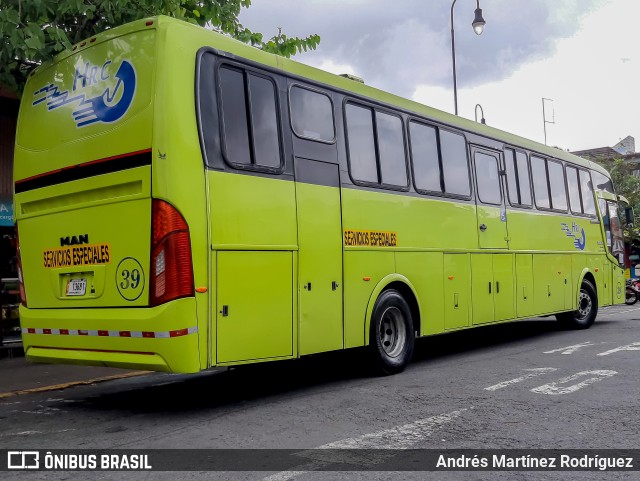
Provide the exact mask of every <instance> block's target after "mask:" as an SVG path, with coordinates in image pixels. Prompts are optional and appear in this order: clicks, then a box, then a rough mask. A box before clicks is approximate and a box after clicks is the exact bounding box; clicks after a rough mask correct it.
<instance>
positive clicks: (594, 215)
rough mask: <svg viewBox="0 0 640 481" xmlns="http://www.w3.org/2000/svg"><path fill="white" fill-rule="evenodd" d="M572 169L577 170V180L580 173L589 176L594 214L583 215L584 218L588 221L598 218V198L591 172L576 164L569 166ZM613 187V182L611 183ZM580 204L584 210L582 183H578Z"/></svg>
mask: <svg viewBox="0 0 640 481" xmlns="http://www.w3.org/2000/svg"><path fill="white" fill-rule="evenodd" d="M571 166H572V167H575V168H577V169H578V178H579V177H580V171H583V172H586V173H587V175H588V176H589V181H590V182H591V197H592V199H593V210H594V213H593V214H586V213H585V214H583V216H584V217H588V218H590V219H597V218H598V197H597V195H596V189H595V186H594V185H593V176H592V175H591V170H590V169H588V168H585V167H580V166H579V165H578V164H571ZM612 185H613V182H612ZM580 202H581V203H582V207H583V209H584V199H583V198H582V183H580Z"/></svg>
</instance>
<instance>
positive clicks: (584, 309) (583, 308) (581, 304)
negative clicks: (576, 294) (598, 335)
mask: <svg viewBox="0 0 640 481" xmlns="http://www.w3.org/2000/svg"><path fill="white" fill-rule="evenodd" d="M592 308H593V302H592V301H591V297H590V296H589V294H587V292H586V291H585V290H583V289H581V290H580V299H579V300H578V318H579V319H585V318H586V317H587V316H588V315H589V314H590V313H591V309H592Z"/></svg>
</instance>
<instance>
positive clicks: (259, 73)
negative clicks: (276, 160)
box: [215, 58, 285, 175]
mask: <svg viewBox="0 0 640 481" xmlns="http://www.w3.org/2000/svg"><path fill="white" fill-rule="evenodd" d="M225 66H230V67H231V68H232V69H236V70H240V71H241V72H242V73H243V82H244V87H245V95H246V102H247V105H248V107H249V109H248V110H249V112H247V116H248V119H247V120H248V121H249V122H250V123H253V116H252V111H251V97H250V95H249V92H248V89H247V75H249V74H252V75H254V76H256V77H261V78H264V79H265V80H268V81H269V82H271V84H272V85H273V91H274V98H275V101H276V105H275V110H276V118H277V128H278V144H279V145H278V151H279V153H280V166H279V167H268V166H265V165H260V164H256V163H255V151H253V150H252V151H251V163H250V164H239V163H237V162H232V161H231V160H230V159H229V157H228V154H227V147H226V137H225V125H224V115H223V111H222V86H221V82H220V69H222V68H224V67H225ZM215 85H216V86H215V88H216V96H217V101H218V105H217V110H218V119H219V121H218V124H219V128H220V152H221V154H222V159H223V160H224V162H225V163H226V164H227V165H228V166H229V167H231V168H233V169H236V170H243V171H249V172H261V173H265V174H275V175H280V174H282V173H284V170H285V155H284V133H283V130H284V129H283V122H282V113H281V109H282V101H281V97H280V89H279V88H278V83H277V81H276V79H275V78H274V77H273V76H272V75H270V73H269V72H267V71H265V70H261V69H259V68H255V67H253V66H251V65H246V64H243V63H240V62H233V61H229V60H228V59H226V58H225V59H221V60H220V61H218V62H217V63H216V66H215ZM250 135H252V133H250ZM254 148H255V146H254Z"/></svg>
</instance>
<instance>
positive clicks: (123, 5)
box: [0, 0, 320, 92]
mask: <svg viewBox="0 0 640 481" xmlns="http://www.w3.org/2000/svg"><path fill="white" fill-rule="evenodd" d="M250 5H251V0H2V3H1V4H0V38H1V39H2V43H1V44H0V85H3V86H5V87H7V88H9V89H10V90H13V91H16V92H21V91H22V88H23V87H24V83H25V81H26V78H27V75H28V74H29V72H30V71H31V70H32V69H33V68H35V67H36V66H37V65H38V64H40V63H41V62H43V61H45V60H49V59H50V58H52V57H53V56H54V55H55V54H56V53H58V52H61V51H62V50H64V49H67V48H70V47H71V45H73V44H75V43H78V42H79V41H81V40H83V39H86V38H89V37H91V36H93V35H96V34H98V33H100V32H102V31H104V30H106V29H108V28H111V27H116V26H118V25H121V24H123V23H127V22H131V21H133V20H138V19H141V18H145V17H150V16H154V15H169V16H171V17H175V18H178V19H181V20H186V21H187V22H190V23H193V24H196V25H200V26H203V27H204V26H207V27H208V28H213V29H214V30H216V31H218V32H221V33H225V34H227V35H230V36H232V37H234V38H236V39H238V40H240V41H242V42H244V43H248V44H250V45H253V46H255V47H258V48H261V49H263V50H266V51H267V52H271V53H275V54H277V55H282V56H285V57H290V56H291V55H295V54H296V53H298V52H301V51H303V50H304V51H306V50H307V49H311V50H313V49H315V48H316V47H317V45H318V44H319V43H320V37H319V36H318V35H309V36H308V37H306V38H298V37H291V38H290V37H287V36H286V35H285V34H283V33H282V31H280V30H278V33H277V34H276V35H274V36H273V37H271V38H270V39H269V40H267V41H266V42H265V41H264V40H263V35H262V34H261V33H258V32H252V31H251V30H249V29H248V28H246V27H244V26H243V25H242V24H241V23H240V22H239V21H238V15H239V14H240V10H241V9H242V8H248V7H249V6H250Z"/></svg>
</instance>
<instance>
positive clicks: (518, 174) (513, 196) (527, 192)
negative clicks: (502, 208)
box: [504, 149, 531, 207]
mask: <svg viewBox="0 0 640 481" xmlns="http://www.w3.org/2000/svg"><path fill="white" fill-rule="evenodd" d="M504 157H505V164H506V167H507V187H508V189H509V202H510V203H511V204H512V205H520V206H525V207H530V206H531V182H530V176H529V162H528V161H527V155H526V154H525V153H523V152H517V151H515V150H513V149H505V151H504Z"/></svg>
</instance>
